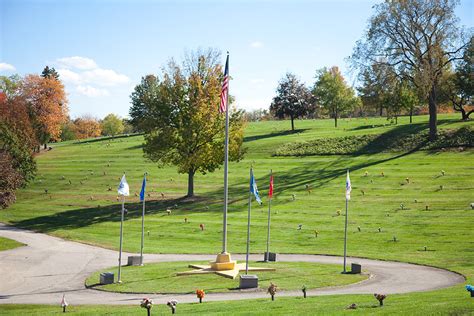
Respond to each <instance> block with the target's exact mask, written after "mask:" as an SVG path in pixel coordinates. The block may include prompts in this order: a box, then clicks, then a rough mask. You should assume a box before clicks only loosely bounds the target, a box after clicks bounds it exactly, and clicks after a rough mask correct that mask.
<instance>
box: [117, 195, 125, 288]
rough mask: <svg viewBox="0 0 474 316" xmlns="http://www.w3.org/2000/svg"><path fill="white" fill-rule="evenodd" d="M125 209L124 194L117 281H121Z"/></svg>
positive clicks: (123, 196)
mask: <svg viewBox="0 0 474 316" xmlns="http://www.w3.org/2000/svg"><path fill="white" fill-rule="evenodd" d="M124 211H125V195H122V219H121V221H120V250H119V259H118V277H117V282H118V283H121V282H122V281H121V280H120V270H121V266H122V235H123V215H124Z"/></svg>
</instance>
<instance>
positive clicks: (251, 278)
mask: <svg viewBox="0 0 474 316" xmlns="http://www.w3.org/2000/svg"><path fill="white" fill-rule="evenodd" d="M239 288H241V289H253V288H258V276H256V275H249V274H247V275H246V274H242V275H241V276H240V285H239Z"/></svg>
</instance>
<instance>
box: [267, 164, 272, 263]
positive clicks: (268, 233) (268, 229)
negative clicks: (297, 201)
mask: <svg viewBox="0 0 474 316" xmlns="http://www.w3.org/2000/svg"><path fill="white" fill-rule="evenodd" d="M272 175H273V172H272V170H270V180H271V179H272ZM271 205H272V197H271V196H270V197H269V199H268V228H267V254H266V256H265V261H269V256H270V208H271Z"/></svg>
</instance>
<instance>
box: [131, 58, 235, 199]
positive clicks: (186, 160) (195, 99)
mask: <svg viewBox="0 0 474 316" xmlns="http://www.w3.org/2000/svg"><path fill="white" fill-rule="evenodd" d="M219 56H220V54H219V53H217V52H216V51H213V50H207V51H198V52H194V53H192V54H190V55H188V56H187V58H186V59H185V60H184V61H183V63H182V64H181V65H179V64H178V63H176V62H175V61H173V60H171V61H170V62H169V63H168V65H167V66H166V67H164V68H163V69H162V72H161V74H160V75H159V76H154V75H148V76H146V77H143V78H142V81H141V83H140V84H139V85H137V86H136V87H135V90H134V92H133V93H132V95H131V100H132V107H131V108H130V117H131V123H132V124H133V125H134V127H135V128H136V129H138V130H142V131H144V132H145V144H144V148H143V151H144V153H145V156H146V157H148V158H149V159H150V160H152V161H154V162H157V163H158V165H159V166H162V165H165V164H171V165H175V166H177V168H178V172H179V173H187V174H188V192H187V196H188V197H192V196H194V175H195V174H196V172H200V173H202V174H205V173H207V172H212V171H214V170H215V169H216V168H218V167H219V166H221V165H222V164H223V161H224V131H225V126H224V125H225V116H224V115H223V114H220V113H219V111H218V105H219V101H220V91H221V85H222V80H223V72H222V67H221V65H220V64H218V60H219ZM243 127H244V121H243V113H242V112H241V111H232V113H231V115H230V132H229V158H230V160H233V161H236V160H240V159H241V158H242V157H243V150H242V142H243Z"/></svg>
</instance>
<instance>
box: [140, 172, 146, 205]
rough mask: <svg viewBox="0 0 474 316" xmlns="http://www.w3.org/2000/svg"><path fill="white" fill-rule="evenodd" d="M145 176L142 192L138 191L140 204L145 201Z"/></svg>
mask: <svg viewBox="0 0 474 316" xmlns="http://www.w3.org/2000/svg"><path fill="white" fill-rule="evenodd" d="M145 187H146V175H145V176H144V177H143V183H142V190H141V191H140V202H143V201H145Z"/></svg>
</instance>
